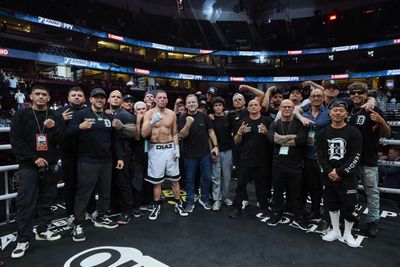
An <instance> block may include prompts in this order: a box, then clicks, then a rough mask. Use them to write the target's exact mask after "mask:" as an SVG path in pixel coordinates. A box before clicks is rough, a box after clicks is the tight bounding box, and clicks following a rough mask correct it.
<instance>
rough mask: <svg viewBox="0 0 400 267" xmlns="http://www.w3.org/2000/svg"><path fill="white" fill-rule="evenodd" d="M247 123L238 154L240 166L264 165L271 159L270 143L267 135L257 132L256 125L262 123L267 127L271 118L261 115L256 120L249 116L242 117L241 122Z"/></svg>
mask: <svg viewBox="0 0 400 267" xmlns="http://www.w3.org/2000/svg"><path fill="white" fill-rule="evenodd" d="M243 122H244V123H245V124H247V125H248V128H247V130H246V131H245V132H244V133H243V135H242V142H241V144H242V153H241V154H240V166H250V167H260V166H263V165H266V164H267V162H268V161H270V159H271V155H272V144H271V143H270V141H269V140H268V137H267V135H265V134H262V133H259V132H258V126H259V125H260V124H261V123H262V124H264V125H265V126H266V127H267V128H268V129H269V127H270V124H271V122H272V120H271V119H270V118H268V117H265V116H261V117H260V118H259V119H257V120H252V119H250V117H246V118H244V119H243V120H242V121H241V122H240V125H241V124H242V123H243Z"/></svg>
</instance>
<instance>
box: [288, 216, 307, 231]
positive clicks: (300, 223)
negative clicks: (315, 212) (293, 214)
mask: <svg viewBox="0 0 400 267" xmlns="http://www.w3.org/2000/svg"><path fill="white" fill-rule="evenodd" d="M291 226H294V227H296V228H299V229H301V230H304V231H308V230H310V227H309V226H308V221H307V220H306V219H304V218H297V219H294V220H293V221H292V223H291Z"/></svg>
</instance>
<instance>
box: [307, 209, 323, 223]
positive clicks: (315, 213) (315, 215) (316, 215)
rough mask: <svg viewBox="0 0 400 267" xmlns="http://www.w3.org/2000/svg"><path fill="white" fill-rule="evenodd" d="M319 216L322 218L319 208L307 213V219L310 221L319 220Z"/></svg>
mask: <svg viewBox="0 0 400 267" xmlns="http://www.w3.org/2000/svg"><path fill="white" fill-rule="evenodd" d="M321 218H322V216H321V212H320V211H319V210H317V211H312V212H311V213H310V214H308V215H307V219H308V220H310V221H313V220H319V219H321Z"/></svg>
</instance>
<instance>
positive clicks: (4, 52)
mask: <svg viewBox="0 0 400 267" xmlns="http://www.w3.org/2000/svg"><path fill="white" fill-rule="evenodd" d="M7 55H8V50H7V49H4V48H0V56H7Z"/></svg>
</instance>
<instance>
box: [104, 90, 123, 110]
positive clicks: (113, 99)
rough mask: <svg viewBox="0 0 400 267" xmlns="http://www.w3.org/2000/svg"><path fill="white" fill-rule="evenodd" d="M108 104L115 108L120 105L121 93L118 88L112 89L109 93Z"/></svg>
mask: <svg viewBox="0 0 400 267" xmlns="http://www.w3.org/2000/svg"><path fill="white" fill-rule="evenodd" d="M107 101H108V104H110V106H111V108H112V109H117V108H119V107H121V104H122V93H121V92H120V91H118V90H114V91H112V92H111V93H110V95H109V97H108V100H107Z"/></svg>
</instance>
